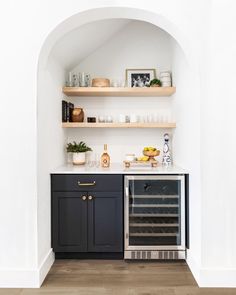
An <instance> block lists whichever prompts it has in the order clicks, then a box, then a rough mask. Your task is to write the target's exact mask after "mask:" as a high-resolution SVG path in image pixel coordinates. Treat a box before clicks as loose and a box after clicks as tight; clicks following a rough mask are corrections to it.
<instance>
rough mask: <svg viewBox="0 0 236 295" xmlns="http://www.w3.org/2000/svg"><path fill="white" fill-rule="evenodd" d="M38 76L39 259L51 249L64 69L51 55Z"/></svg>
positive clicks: (62, 136)
mask: <svg viewBox="0 0 236 295" xmlns="http://www.w3.org/2000/svg"><path fill="white" fill-rule="evenodd" d="M38 77H39V80H38V102H37V117H38V124H37V130H38V142H37V156H38V166H37V169H38V170H37V173H38V183H37V185H38V203H37V204H38V207H37V210H38V216H37V217H38V259H39V261H43V259H44V258H45V256H47V255H48V253H50V249H51V189H50V172H51V171H52V170H53V169H54V168H55V167H57V166H59V165H61V163H63V162H64V161H65V153H64V147H65V142H66V135H65V130H64V129H62V128H61V98H62V93H61V85H63V83H64V81H65V72H64V69H63V68H62V67H61V66H60V65H59V63H58V61H57V60H56V59H55V58H54V57H53V56H52V55H51V56H50V57H49V59H48V64H47V68H41V67H40V68H39V73H38ZM42 220H43V221H44V222H41V221H42Z"/></svg>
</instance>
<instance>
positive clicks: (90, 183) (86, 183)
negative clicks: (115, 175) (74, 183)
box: [78, 180, 96, 186]
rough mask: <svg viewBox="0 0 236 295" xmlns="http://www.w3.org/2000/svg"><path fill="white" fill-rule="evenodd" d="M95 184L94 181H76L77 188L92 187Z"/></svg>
mask: <svg viewBox="0 0 236 295" xmlns="http://www.w3.org/2000/svg"><path fill="white" fill-rule="evenodd" d="M95 184H96V181H95V180H94V181H93V182H80V181H78V185H79V186H93V185H95Z"/></svg>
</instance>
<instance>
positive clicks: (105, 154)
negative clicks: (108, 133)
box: [101, 144, 110, 168]
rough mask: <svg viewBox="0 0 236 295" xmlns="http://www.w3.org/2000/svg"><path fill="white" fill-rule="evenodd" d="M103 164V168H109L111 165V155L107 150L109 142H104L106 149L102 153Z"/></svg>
mask: <svg viewBox="0 0 236 295" xmlns="http://www.w3.org/2000/svg"><path fill="white" fill-rule="evenodd" d="M101 166H102V167H103V168H107V167H109V166H110V156H109V154H108V152H107V144H104V151H103V154H102V155H101Z"/></svg>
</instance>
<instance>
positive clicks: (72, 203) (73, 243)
mask: <svg viewBox="0 0 236 295" xmlns="http://www.w3.org/2000/svg"><path fill="white" fill-rule="evenodd" d="M85 196H86V192H84V193H83V192H81V193H79V194H78V193H75V192H54V193H53V194H52V217H53V218H52V242H53V243H52V244H53V249H54V251H55V252H86V251H87V203H86V201H85V200H83V198H85Z"/></svg>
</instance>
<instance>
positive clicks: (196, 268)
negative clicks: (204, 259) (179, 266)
mask: <svg viewBox="0 0 236 295" xmlns="http://www.w3.org/2000/svg"><path fill="white" fill-rule="evenodd" d="M186 262H187V264H188V266H189V268H190V270H191V273H192V275H193V276H194V278H195V280H196V282H197V283H198V285H199V281H200V265H199V264H198V263H197V261H196V259H195V258H194V257H193V256H192V254H191V251H190V250H187V259H186Z"/></svg>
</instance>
